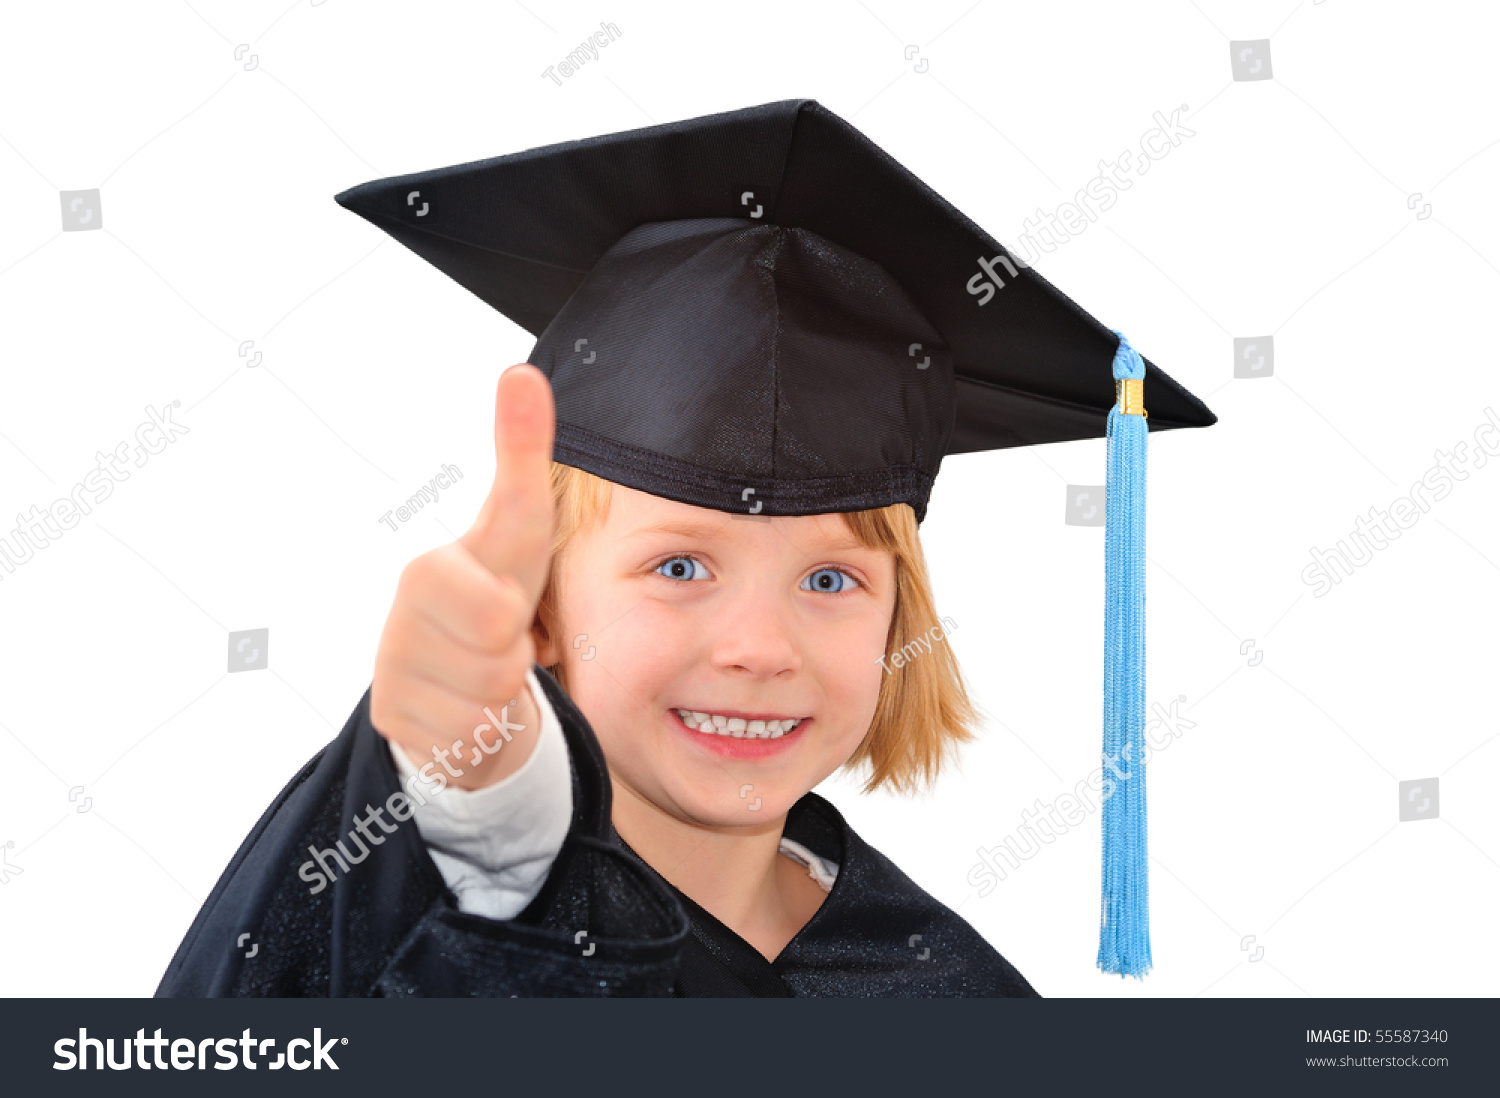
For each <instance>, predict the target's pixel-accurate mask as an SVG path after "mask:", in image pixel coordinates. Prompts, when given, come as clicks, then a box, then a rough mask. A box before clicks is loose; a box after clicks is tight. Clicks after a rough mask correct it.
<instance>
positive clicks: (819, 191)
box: [337, 99, 1215, 517]
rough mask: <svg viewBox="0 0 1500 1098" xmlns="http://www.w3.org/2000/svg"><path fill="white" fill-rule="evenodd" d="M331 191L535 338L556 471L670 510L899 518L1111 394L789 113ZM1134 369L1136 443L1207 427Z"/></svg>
mask: <svg viewBox="0 0 1500 1098" xmlns="http://www.w3.org/2000/svg"><path fill="white" fill-rule="evenodd" d="M337 201H338V202H339V203H341V204H342V205H343V206H345V207H347V208H348V209H350V210H353V211H354V212H356V213H358V214H360V215H361V216H363V217H365V218H367V219H368V220H370V221H371V222H372V223H374V224H375V225H377V226H379V227H380V228H382V229H384V230H385V231H386V232H388V233H390V234H391V235H392V236H393V237H395V238H396V239H397V240H399V241H401V242H402V243H403V244H405V245H406V246H407V247H409V248H411V249H412V250H413V251H414V252H416V253H417V254H418V255H420V256H422V257H423V258H424V259H427V260H428V261H429V262H431V263H432V264H434V265H435V266H437V267H438V268H439V269H440V270H442V271H443V272H444V273H446V274H448V275H450V276H451V277H452V278H454V279H455V280H457V281H458V282H459V283H461V284H462V285H464V286H465V287H467V288H468V289H470V290H472V291H473V292H474V293H475V294H477V295H478V296H479V297H480V298H482V299H483V300H484V301H486V302H487V303H488V304H490V305H491V306H493V307H494V308H495V309H497V310H499V311H500V312H501V313H503V314H505V315H506V316H508V317H510V318H511V319H512V320H514V321H515V322H516V323H518V324H520V325H521V326H522V327H524V328H525V329H527V330H528V331H530V332H532V333H533V334H535V335H537V336H538V337H539V338H538V341H537V344H536V346H535V348H534V349H533V351H532V358H531V361H532V362H533V363H534V364H535V365H537V366H538V367H539V368H540V369H541V370H542V371H543V372H544V373H545V374H546V375H547V376H548V378H549V379H550V380H551V382H552V384H553V389H554V393H555V395H556V397H557V410H558V425H559V426H558V434H557V443H556V448H555V450H554V457H555V458H556V460H558V461H560V462H563V463H565V464H573V465H577V466H578V467H580V468H584V469H587V470H589V471H590V472H593V473H596V474H598V475H600V476H603V477H606V478H607V479H609V480H613V481H616V482H617V483H621V484H626V485H629V486H630V487H634V488H638V489H641V490H642V491H647V492H650V493H652V494H654V495H659V496H663V497H666V498H669V499H676V500H680V501H682V502H685V503H691V504H694V505H697V506H704V507H712V508H715V509H718V510H723V511H731V512H745V511H749V512H751V513H757V514H766V515H798V514H815V513H821V512H830V511H845V510H858V509H864V508H867V507H877V506H882V505H885V504H889V503H896V502H907V503H910V504H911V505H912V506H913V507H914V508H915V509H916V510H917V512H918V515H919V517H920V515H921V514H922V513H923V511H924V509H925V505H926V500H927V496H928V492H929V491H930V489H931V484H932V478H933V477H934V476H935V475H936V473H937V470H938V467H939V465H940V464H941V461H942V458H943V456H944V455H945V454H950V453H964V452H969V451H975V450H988V449H1000V448H1004V447H1010V446H1028V445H1035V444H1039V443H1047V442H1060V441H1066V440H1070V439H1081V438H1099V437H1103V435H1104V433H1105V426H1106V417H1107V413H1108V411H1109V408H1110V406H1111V405H1112V404H1113V403H1114V399H1115V388H1114V379H1113V374H1112V371H1111V363H1112V361H1113V358H1114V352H1115V349H1116V346H1117V343H1118V340H1117V338H1116V336H1115V335H1114V333H1113V332H1111V331H1110V330H1109V329H1108V328H1106V327H1105V326H1104V325H1102V324H1100V323H1099V322H1098V321H1097V320H1095V319H1094V318H1093V317H1091V316H1090V315H1089V314H1088V313H1086V312H1084V310H1083V309H1081V308H1080V307H1079V306H1078V305H1077V304H1075V303H1074V302H1073V301H1071V300H1069V299H1068V298H1067V297H1066V296H1065V295H1063V294H1062V293H1060V292H1059V291H1058V290H1056V289H1055V288H1054V287H1053V286H1052V285H1051V284H1049V283H1048V282H1047V281H1046V280H1045V279H1043V278H1042V277H1041V276H1040V275H1038V274H1037V273H1036V272H1035V271H1032V270H1029V269H1027V268H1024V267H1020V266H1019V264H1015V263H1014V262H1013V257H1011V256H1010V254H1009V252H1008V251H1006V249H1004V248H1003V247H1002V246H1001V245H1000V244H999V243H997V242H996V241H995V240H994V239H993V238H991V237H990V236H988V235H987V234H986V233H984V231H983V230H981V229H980V228H979V227H978V226H977V225H975V224H974V223H973V222H972V221H970V220H969V219H968V218H966V217H965V216H964V215H963V214H962V213H960V212H959V211H958V210H957V209H955V208H954V207H953V206H951V205H950V204H949V203H947V202H946V201H944V200H943V199H942V198H941V197H940V196H939V195H937V194H936V193H935V192H934V191H932V190H931V189H930V188H929V187H927V186H926V185H925V184H924V183H922V181H921V180H919V179H918V178H917V177H916V176H914V175H913V174H912V173H911V172H909V171H907V170H906V169H905V168H904V167H902V166H901V165H900V164H898V163H897V162H896V161H895V160H893V159H892V158H891V157H890V156H888V155H887V154H886V153H885V152H883V151H882V150H881V149H879V148H878V147H877V146H876V145H875V144H874V143H873V142H871V141H870V140H869V139H868V138H867V137H865V136H864V135H863V134H861V133H860V132H859V131H858V130H856V129H854V127H852V126H850V125H849V124H848V123H847V122H845V121H844V120H843V119H841V118H839V117H838V116H836V115H834V114H833V113H831V112H830V111H828V110H826V109H825V108H824V107H822V106H821V105H819V104H818V103H816V102H814V101H812V100H805V99H804V100H785V101H782V102H778V103H768V104H765V105H763V106H759V107H751V108H747V109H745V110H740V111H732V112H729V113H725V114H716V115H709V116H706V117H702V118H693V119H688V120H686V121H683V122H674V123H669V124H667V125H662V126H652V127H648V128H645V129H639V130H630V131H626V132H624V133H618V134H610V135H606V136H603V137H595V138H589V139H587V140H582V141H570V142H566V143H563V144H559V145H551V146H547V147H545V148H539V149H531V150H528V151H525V152H520V153H515V154H512V155H509V156H501V157H497V158H494V159H491V160H483V161H477V162H474V163H469V164H459V165H455V166H452V167H446V168H439V169H437V170H435V171H428V172H419V173H416V174H413V175H403V176H398V177H394V178H390V179H383V180H376V181H374V182H370V183H365V184H362V185H360V186H357V187H354V188H351V189H350V190H347V191H345V192H343V193H342V194H339V195H338V196H337ZM998 257H1004V259H1005V261H1006V262H1008V263H1010V264H1011V266H1012V269H1014V270H1015V274H1014V275H1011V274H1010V273H1009V271H1007V270H1006V269H1005V266H1004V264H1000V265H998V266H995V267H993V268H992V269H993V270H995V271H997V272H998V274H999V277H1000V279H1001V281H1002V283H1003V285H1002V286H1001V287H1000V288H998V289H992V291H991V292H990V293H988V294H977V293H976V290H977V289H978V288H979V286H977V285H976V284H975V283H974V281H973V280H974V279H975V278H976V277H977V278H979V279H981V283H982V280H983V279H984V277H985V276H984V273H983V271H982V270H981V267H980V262H981V261H985V262H986V263H990V262H992V261H995V260H996V259H997V258H998ZM1146 371H1147V372H1146V381H1145V386H1144V393H1145V404H1146V407H1147V409H1148V410H1149V413H1150V414H1149V419H1148V424H1149V426H1150V428H1151V429H1152V430H1166V429H1171V428H1176V427H1201V426H1208V425H1210V424H1212V423H1214V422H1215V417H1214V415H1213V413H1212V412H1210V411H1209V410H1208V409H1207V408H1206V407H1205V406H1204V405H1203V404H1202V402H1201V401H1199V400H1198V399H1197V398H1196V397H1194V396H1193V395H1192V394H1191V393H1188V392H1187V391H1186V390H1184V389H1183V388H1182V387H1181V386H1179V385H1178V384H1177V383H1176V382H1175V381H1173V380H1172V379H1171V378H1170V377H1168V376H1167V375H1166V374H1164V373H1162V371H1161V370H1159V369H1158V368H1157V367H1156V366H1155V365H1154V364H1152V363H1150V362H1149V361H1147V363H1146Z"/></svg>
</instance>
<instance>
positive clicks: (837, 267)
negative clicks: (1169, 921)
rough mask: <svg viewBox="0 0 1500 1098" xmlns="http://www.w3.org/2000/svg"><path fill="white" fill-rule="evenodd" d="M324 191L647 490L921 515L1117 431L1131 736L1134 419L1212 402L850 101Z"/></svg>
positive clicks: (1115, 548) (1136, 648)
mask: <svg viewBox="0 0 1500 1098" xmlns="http://www.w3.org/2000/svg"><path fill="white" fill-rule="evenodd" d="M337 201H338V202H339V203H340V204H341V205H343V206H344V207H346V208H347V209H350V210H352V211H354V212H355V213H358V214H359V215H361V216H362V217H365V218H366V219H368V220H369V221H371V222H372V223H374V224H375V225H377V226H378V227H379V228H381V229H383V230H385V231H386V232H387V233H389V234H390V235H391V236H393V237H395V238H396V239H397V240H399V241H400V242H401V243H402V244H404V245H406V246H407V247H408V248H410V249H411V250H412V251H414V252H416V253H417V254H418V255H420V256H421V257H422V258H424V259H426V260H427V261H429V262H430V263H432V264H433V265H434V266H436V267H438V268H439V269H440V270H442V271H443V272H444V273H446V274H447V275H449V276H450V277H452V278H453V279H455V280H456V281H458V282H459V283H461V284H462V285H464V286H465V287H467V288H468V289H469V290H471V291H472V292H473V293H475V294H476V295H478V296H479V297H480V298H481V299H483V300H484V301H485V302H487V303H488V304H489V305H491V306H493V307H494V308H495V309H497V310H498V311H499V312H501V313H503V314H504V315H505V316H507V317H509V318H510V319H511V320H513V321H514V322H515V323H517V324H519V325H520V326H521V327H523V328H525V329H526V330H527V331H529V332H531V333H532V334H533V335H535V336H536V337H537V343H536V346H535V348H533V350H532V353H531V356H530V359H529V361H531V362H532V363H533V364H534V365H536V366H537V367H538V368H539V369H541V371H542V372H543V373H544V374H545V375H546V376H547V377H548V379H549V380H550V382H551V385H552V390H553V396H554V400H555V404H556V409H557V432H556V439H555V443H554V451H553V457H554V459H555V460H556V461H558V462H561V463H563V464H567V465H572V466H576V467H578V468H581V469H585V470H587V471H589V472H591V473H594V474H596V475H598V476H601V477H604V478H606V479H608V480H611V481H614V482H616V483H619V484H624V485H627V486H629V487H632V488H636V489H639V490H641V491H644V492H649V493H652V494H654V495H658V496H662V497H665V498H668V499H673V500H678V501H680V502H683V503H689V504H694V505H696V506H700V507H710V508H715V509H717V510H722V511H728V512H731V513H739V514H745V513H750V514H760V515H806V514H820V513H827V512H834V511H851V510H861V509H866V508H873V507H882V506H886V505H888V504H893V503H908V504H910V505H911V507H912V508H913V509H914V511H915V512H916V515H917V519H918V521H920V520H921V519H922V517H923V516H924V515H925V512H926V507H927V500H928V496H929V494H930V492H931V489H932V483H933V478H934V477H935V476H936V474H937V472H938V467H939V465H940V464H941V462H942V459H943V457H944V456H945V455H947V454H956V453H968V452H973V451H980V450H996V449H1004V448H1008V447H1012V446H1033V445H1038V444H1042V443H1048V442H1063V441H1068V440H1073V439H1084V438H1098V437H1100V436H1101V435H1103V436H1107V438H1108V440H1109V442H1108V454H1107V464H1108V473H1107V484H1106V530H1105V542H1106V548H1105V557H1106V603H1107V605H1106V619H1105V645H1106V652H1105V689H1104V703H1105V704H1104V708H1105V751H1106V752H1107V753H1109V754H1110V755H1111V757H1119V752H1120V751H1121V750H1124V751H1125V753H1126V754H1125V757H1126V758H1127V759H1128V758H1130V757H1131V755H1130V750H1131V747H1132V746H1133V747H1134V749H1135V750H1136V751H1140V750H1141V749H1142V743H1143V727H1144V710H1145V691H1144V669H1145V660H1144V632H1145V630H1144V590H1145V586H1144V584H1145V553H1144V535H1145V442H1146V435H1147V431H1148V426H1149V429H1150V430H1153V431H1162V430H1171V429H1173V428H1178V427H1206V426H1209V425H1210V424H1212V423H1214V422H1215V416H1214V414H1213V413H1212V412H1210V411H1209V410H1208V409H1207V408H1206V407H1205V406H1204V405H1203V403H1202V402H1201V401H1199V400H1198V399H1197V398H1196V397H1194V396H1193V395H1192V394H1191V393H1189V392H1188V391H1187V390H1185V389H1183V388H1182V387H1181V386H1180V385H1178V384H1177V383H1176V382H1175V381H1173V380H1172V379H1171V378H1170V377H1168V376H1167V375H1166V374H1165V373H1163V372H1162V371H1161V370H1160V369H1158V368H1157V367H1156V366H1155V365H1154V364H1152V363H1151V362H1149V361H1147V360H1146V359H1144V358H1142V357H1141V356H1140V355H1139V354H1138V353H1137V352H1136V351H1135V350H1134V349H1133V348H1132V347H1131V346H1130V344H1129V342H1128V341H1127V340H1126V339H1125V338H1124V337H1123V336H1122V335H1121V334H1120V333H1119V332H1116V331H1112V330H1111V329H1109V328H1106V327H1105V326H1104V325H1102V324H1100V323H1099V322H1098V321H1097V320H1095V319H1094V318H1093V317H1092V316H1090V315H1089V314H1088V313H1086V312H1085V311H1084V310H1083V309H1081V308H1080V307H1079V306H1078V305H1077V304H1075V303H1074V302H1073V301H1071V300H1069V299H1068V298H1067V297H1066V296H1065V295H1063V294H1062V293H1060V292H1059V291H1058V290H1057V289H1056V288H1055V287H1053V286H1052V285H1051V284H1050V283H1049V282H1047V281H1046V279H1044V278H1042V277H1041V276H1040V275H1039V274H1037V273H1036V272H1035V271H1034V270H1031V269H1030V268H1028V267H1026V266H1024V265H1023V264H1022V263H1019V262H1017V261H1016V260H1015V259H1014V257H1013V256H1012V255H1011V253H1010V252H1009V251H1008V250H1007V249H1006V248H1004V247H1003V246H1001V245H1000V244H999V243H998V242H996V241H995V240H994V239H993V238H992V237H990V236H989V235H988V234H986V233H985V232H984V231H983V230H982V229H980V228H979V227H978V226H977V225H975V224H974V223H973V222H972V221H970V220H969V219H968V218H967V217H965V216H964V215H963V214H962V213H960V212H959V211H958V210H957V209H955V208H954V207H953V206H952V205H950V204H949V203H948V202H946V201H945V200H944V199H943V198H941V197H940V196H939V195H938V194H936V193H935V192H934V191H933V190H932V189H931V188H929V187H928V186H926V185H925V184H924V183H923V182H922V181H921V180H919V179H918V178H917V177H916V176H914V175H913V174H912V173H911V172H909V171H908V170H907V169H906V168H904V167H903V166H902V165H900V164H898V163H897V162H896V161H895V160H893V159H892V158H891V157H890V156H889V155H887V154H886V153H885V152H884V151H882V150H881V149H880V148H878V147H877V146H876V145H875V144H874V143H873V142H871V141H870V140H869V139H868V138H867V137H865V136H864V135H863V134H861V133H860V132H859V131H858V130H856V129H855V128H854V127H853V126H851V125H849V124H848V123H847V122H845V121H844V120H843V119H841V118H839V117H838V116H837V115H835V114H833V113H832V112H830V111H829V110H827V109H826V108H824V107H823V106H821V105H820V104H818V103H817V102H815V101H813V100H807V99H803V100H785V101H782V102H777V103H768V104H765V105H763V106H758V107H750V108H747V109H745V110H739V111H731V112H728V113H724V114H715V115H708V116H706V117H702V118H693V119H688V120H686V121H682V122H673V123H669V124H666V125H660V126H651V127H647V128H644V129H637V130H629V131H626V132H623V133H616V134H608V135H604V136H601V137H592V138H588V139H585V140H579V141H569V142H565V143H562V144H558V145H550V146H546V147H544V148H538V149H529V150H527V151H524V152H518V153H514V154H511V155H508V156H501V157H496V158H494V159H490V160H481V161H476V162H473V163H468V164H459V165H455V166H451V167H445V168H439V169H436V170H433V171H427V172H418V173H415V174H411V175H402V176H396V177H393V178H389V179H381V180H376V181H374V182H370V183H365V184H362V185H360V186H357V187H354V188H352V189H350V190H348V191H345V192H344V193H342V194H340V195H338V196H337ZM1143 390H1144V393H1149V400H1150V416H1149V418H1148V417H1147V415H1146V412H1145V409H1144V407H1143ZM1131 772H1132V773H1138V774H1140V775H1141V777H1142V780H1140V781H1121V782H1119V783H1117V786H1116V792H1115V794H1114V795H1112V796H1111V797H1110V798H1109V799H1108V800H1107V801H1106V802H1105V804H1104V810H1103V817H1104V835H1105V843H1104V847H1105V849H1104V870H1103V893H1104V903H1103V912H1102V916H1101V930H1100V951H1099V958H1098V964H1099V965H1100V967H1101V968H1103V969H1104V970H1105V971H1107V972H1120V973H1122V974H1124V973H1130V974H1133V975H1141V974H1143V973H1144V972H1145V971H1146V970H1147V969H1148V968H1149V966H1150V941H1149V933H1148V927H1147V891H1146V846H1145V783H1144V780H1143V779H1144V769H1143V768H1141V767H1136V768H1134V770H1133V771H1131Z"/></svg>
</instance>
